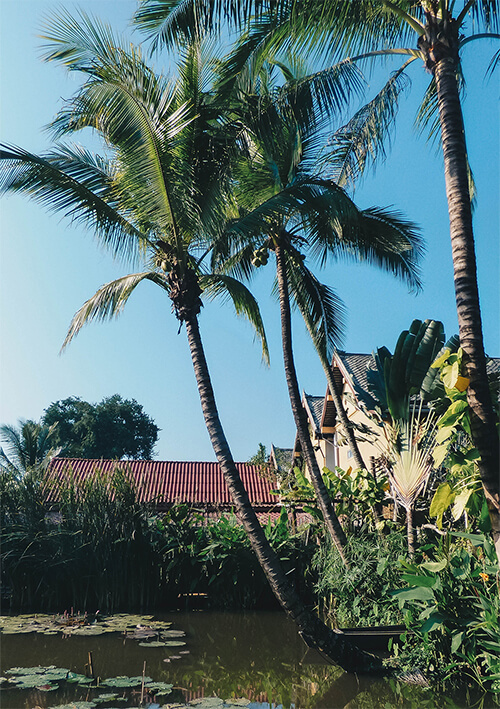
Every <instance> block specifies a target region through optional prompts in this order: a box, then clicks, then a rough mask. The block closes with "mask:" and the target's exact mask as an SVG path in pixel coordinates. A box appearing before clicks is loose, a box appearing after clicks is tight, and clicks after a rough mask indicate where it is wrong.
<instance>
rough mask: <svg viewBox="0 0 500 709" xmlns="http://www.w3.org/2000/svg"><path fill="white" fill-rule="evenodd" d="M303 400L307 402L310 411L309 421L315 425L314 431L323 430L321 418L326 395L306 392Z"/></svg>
mask: <svg viewBox="0 0 500 709" xmlns="http://www.w3.org/2000/svg"><path fill="white" fill-rule="evenodd" d="M302 401H303V403H304V404H305V408H306V411H307V413H308V417H309V422H310V423H311V424H312V425H313V428H314V432H315V433H316V434H319V433H320V432H321V418H322V415H323V405H324V403H325V397H324V396H312V395H311V394H306V393H305V392H304V394H303V397H302Z"/></svg>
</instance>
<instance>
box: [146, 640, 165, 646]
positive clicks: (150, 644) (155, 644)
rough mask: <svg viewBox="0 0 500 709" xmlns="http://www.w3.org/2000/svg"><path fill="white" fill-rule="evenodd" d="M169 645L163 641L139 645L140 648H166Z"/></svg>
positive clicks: (152, 641)
mask: <svg viewBox="0 0 500 709" xmlns="http://www.w3.org/2000/svg"><path fill="white" fill-rule="evenodd" d="M167 645H168V643H166V642H162V641H161V640H151V642H149V643H148V642H146V643H139V647H166V646H167Z"/></svg>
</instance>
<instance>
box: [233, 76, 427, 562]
mask: <svg viewBox="0 0 500 709" xmlns="http://www.w3.org/2000/svg"><path fill="white" fill-rule="evenodd" d="M280 66H283V65H282V64H281V65H280ZM342 69H343V66H342V65H341V66H340V67H333V68H332V70H330V72H328V75H329V79H330V81H332V77H335V78H336V85H335V84H333V86H331V87H330V84H328V83H327V82H326V80H325V76H324V75H323V74H316V75H314V76H313V77H302V78H301V79H300V80H293V78H292V73H291V69H289V70H288V72H287V74H288V76H287V78H288V79H289V81H288V82H287V84H286V85H285V86H283V87H280V88H275V89H274V90H272V89H271V90H270V89H269V88H268V82H263V81H260V82H259V84H260V86H261V91H260V93H259V94H256V93H254V94H253V95H248V94H245V96H244V99H243V100H242V102H241V107H240V108H239V109H238V108H236V109H235V110H236V112H238V110H239V112H240V113H241V122H242V123H243V124H244V125H245V126H247V132H246V133H245V139H246V145H245V150H244V151H242V153H243V154H246V155H247V156H248V158H247V159H246V160H244V161H241V162H240V163H239V165H238V168H237V171H236V174H237V189H238V194H239V199H238V203H239V205H240V207H243V208H245V209H246V211H247V213H246V214H245V216H243V217H241V218H240V219H239V220H237V221H236V222H235V224H233V225H232V227H231V229H230V230H229V233H230V235H231V238H230V240H229V248H230V249H233V250H235V249H236V253H231V254H228V253H227V252H225V253H223V268H228V267H229V268H233V269H236V273H237V274H238V276H240V277H241V276H249V275H250V273H251V267H250V262H251V263H252V264H253V265H255V266H259V265H264V264H265V263H267V260H268V257H269V252H271V253H274V255H275V259H276V282H277V291H278V295H279V303H280V313H281V332H282V344H283V359H284V365H285V375H286V381H287V385H288V391H289V397H290V402H291V407H292V412H293V416H294V420H295V424H296V427H297V433H298V438H299V440H300V444H301V448H302V452H303V455H304V458H305V461H306V464H307V468H308V471H309V474H310V476H311V481H312V484H313V486H314V489H315V492H316V496H317V499H318V504H319V507H320V509H321V512H322V514H323V518H324V521H325V524H326V526H327V529H328V531H329V533H330V536H331V537H332V539H333V541H334V542H335V544H336V546H337V548H338V550H339V552H340V554H341V556H342V558H343V560H344V563H346V559H345V556H344V553H343V548H344V545H345V535H344V533H343V531H342V529H341V527H340V525H339V523H338V520H337V517H336V514H335V511H334V509H333V505H332V502H331V499H330V497H329V495H328V491H327V489H326V486H325V484H324V482H323V478H322V474H321V471H320V470H319V466H318V463H317V460H316V456H315V453H314V449H313V445H312V441H311V437H310V434H309V431H308V423H307V418H306V414H305V411H304V409H303V407H302V403H301V398H300V391H299V385H298V380H297V374H296V369H295V364H294V357H293V349H292V331H291V312H290V299H291V298H292V299H293V300H294V302H295V303H296V304H297V305H298V307H299V309H300V311H301V313H302V315H303V317H304V320H305V322H306V325H307V327H308V329H309V332H310V334H311V336H312V339H313V342H314V345H315V347H316V349H317V351H318V354H319V356H320V359H321V362H322V365H323V367H324V370H325V373H326V374H327V379H328V382H329V388H330V390H331V392H332V395H333V397H334V401H335V397H336V401H335V403H336V404H337V407H338V411H339V418H340V419H341V421H342V423H343V424H344V426H345V429H346V431H347V432H348V435H349V436H350V440H351V441H353V443H352V444H351V445H352V449H353V450H354V451H356V452H357V460H356V462H357V463H358V465H359V467H365V466H364V465H363V461H362V459H361V455H360V453H359V449H358V446H357V443H356V440H355V437H354V434H353V430H352V428H351V427H350V426H349V423H348V420H347V415H346V413H345V409H344V407H343V405H342V400H341V395H340V392H339V391H338V386H337V384H336V383H335V381H334V379H333V376H332V372H331V368H330V366H329V360H328V350H331V348H332V347H333V346H335V345H337V344H338V343H339V338H340V336H341V335H342V316H343V310H342V306H341V303H340V301H339V299H338V297H337V296H336V295H335V293H334V292H333V291H332V290H331V289H330V288H328V287H326V286H325V285H324V284H321V283H320V282H319V281H318V280H317V279H316V278H315V276H314V275H313V274H312V272H311V271H310V270H309V268H308V267H307V266H306V265H305V263H304V259H305V254H306V253H307V254H308V255H309V256H311V257H312V258H315V259H317V260H319V261H320V262H324V261H325V260H326V259H327V258H329V257H335V258H340V257H342V256H348V257H352V258H357V259H360V260H363V259H364V260H368V261H371V262H373V263H376V264H377V265H380V266H381V267H383V268H385V269H387V270H389V271H391V272H393V273H395V274H396V275H399V276H401V277H402V278H403V279H406V280H407V281H408V283H409V284H410V285H412V286H413V287H416V286H418V284H419V280H418V274H417V270H416V261H417V258H418V255H419V250H420V244H419V239H418V237H417V234H416V230H415V228H414V227H413V225H411V224H409V223H408V222H405V221H404V220H403V219H401V218H400V217H398V216H397V215H395V214H393V213H391V212H390V211H389V210H376V209H373V208H372V209H367V210H364V211H360V210H358V209H357V208H356V206H355V205H354V203H353V202H352V200H350V199H349V197H348V196H347V195H346V193H345V192H344V191H343V190H342V189H341V188H339V187H338V185H337V184H336V183H334V182H333V181H331V180H325V179H322V178H321V177H320V176H318V173H317V165H315V160H316V156H317V153H318V151H317V148H318V145H319V144H321V142H320V141H321V140H322V135H323V134H324V128H325V123H327V122H328V121H329V120H330V118H331V113H332V111H333V109H334V107H335V108H336V106H335V92H334V89H335V88H336V90H337V94H338V93H340V91H339V85H340V86H341V78H342ZM320 82H321V95H322V97H323V106H325V108H328V109H329V110H323V111H319V110H318V109H317V108H316V107H315V106H314V101H313V94H312V92H313V91H315V92H318V91H319V87H318V84H319V83H320ZM241 83H242V82H240V84H241ZM236 87H237V89H238V91H240V92H241V85H240V86H238V82H237V83H236ZM342 93H343V95H344V96H345V94H346V93H347V91H346V90H345V89H344V91H343V92H342ZM307 107H310V108H309V110H308V108H307ZM257 246H258V247H259V248H257ZM358 461H359V462H358Z"/></svg>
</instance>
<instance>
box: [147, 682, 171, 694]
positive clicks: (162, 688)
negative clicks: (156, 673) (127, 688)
mask: <svg viewBox="0 0 500 709" xmlns="http://www.w3.org/2000/svg"><path fill="white" fill-rule="evenodd" d="M145 686H146V688H147V690H148V692H152V693H153V694H159V695H162V694H170V692H171V691H172V689H173V686H174V685H173V684H168V683H167V682H148V683H147V684H146V685H145Z"/></svg>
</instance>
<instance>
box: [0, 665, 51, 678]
mask: <svg viewBox="0 0 500 709" xmlns="http://www.w3.org/2000/svg"><path fill="white" fill-rule="evenodd" d="M55 669H57V668H56V666H55V665H49V667H42V666H41V665H37V666H36V667H11V668H10V670H5V672H6V674H8V675H23V676H25V675H43V674H45V672H49V671H50V670H55Z"/></svg>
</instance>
